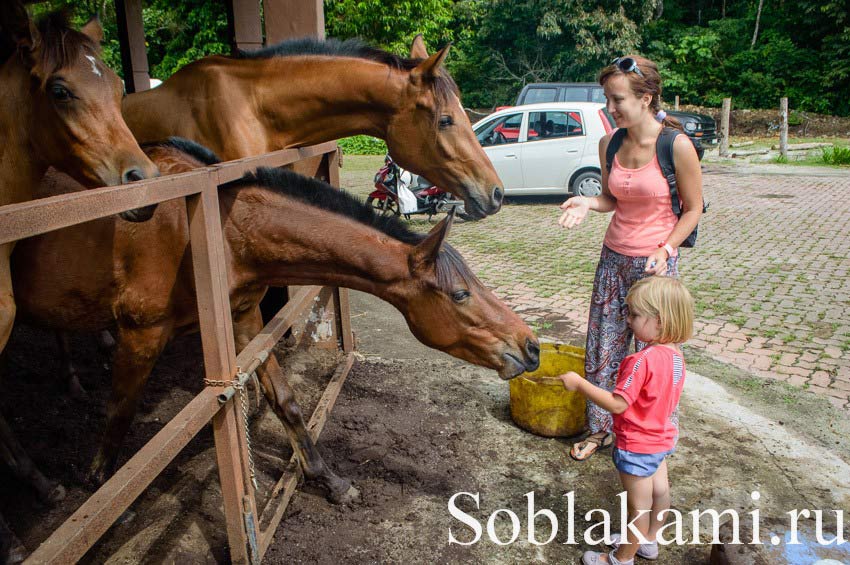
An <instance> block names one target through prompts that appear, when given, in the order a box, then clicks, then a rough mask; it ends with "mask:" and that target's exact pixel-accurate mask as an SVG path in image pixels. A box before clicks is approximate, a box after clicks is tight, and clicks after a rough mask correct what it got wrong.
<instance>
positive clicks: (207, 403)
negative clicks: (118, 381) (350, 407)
mask: <svg viewBox="0 0 850 565" xmlns="http://www.w3.org/2000/svg"><path fill="white" fill-rule="evenodd" d="M317 160H320V162H318V163H317ZM307 162H312V163H314V164H317V169H316V170H317V172H318V176H320V177H322V178H324V179H325V180H327V181H328V182H330V184H332V185H334V186H338V185H339V157H338V153H337V146H336V142H329V143H324V144H321V145H314V146H311V147H305V148H300V149H286V150H282V151H276V152H273V153H268V154H266V155H262V156H259V157H251V158H246V159H240V160H237V161H230V162H228V163H222V164H219V165H214V166H211V167H206V168H203V169H198V170H196V171H192V172H190V173H184V174H179V175H173V176H168V177H164V178H160V179H154V180H148V181H144V182H140V183H135V184H133V185H129V186H116V187H106V188H99V189H94V190H88V191H83V192H76V193H72V194H62V195H59V196H53V197H49V198H43V199H39V200H33V201H29V202H24V203H20V204H13V205H9V206H2V207H0V243H5V242H9V241H16V240H19V239H24V238H27V237H32V236H35V235H39V234H42V233H45V232H48V231H52V230H56V229H61V228H64V227H68V226H71V225H75V224H80V223H83V222H87V221H91V220H94V219H97V218H103V217H106V216H110V215H112V214H117V213H120V212H123V211H125V210H130V209H133V208H139V207H142V206H147V205H150V204H156V203H159V202H163V201H166V200H171V199H175V198H185V199H186V210H187V214H188V219H189V231H190V237H191V249H192V261H193V267H194V276H195V285H196V289H197V299H198V314H199V322H200V330H201V342H202V346H203V355H204V366H205V376H206V379H207V380H209V381H220V382H227V383H233V382H234V379H237V375H238V374H240V373H241V374H243V375H244V374H250V373H251V372H253V371H254V370H255V369H256V367H258V366H259V365H260V364H262V362H263V361H264V360H265V359H266V358H267V356H268V354H269V351H270V350H271V349H272V348H273V347H274V345H275V344H276V343H277V342H278V340H279V339H280V338H281V336H283V334H284V333H285V332H286V331H287V330H288V329H289V328H290V327H292V325H293V324H294V323H296V322H297V321H299V320H301V319H303V318H304V316H305V315H306V313H308V312H309V310H310V309H311V307H312V306H313V304H314V303H315V299H316V298H317V297H320V296H322V297H324V298H325V299H327V300H329V301H332V304H329V307H330V308H331V309H333V310H334V311H335V316H336V328H335V340H336V342H337V343H338V345H339V347H341V349H342V350H343V352H344V353H345V357H344V359H343V361H342V362H341V364H340V365H339V366H338V368H337V370H336V372H335V373H334V375H333V377H332V378H331V381H330V383H329V384H328V386H327V388H326V389H325V392H324V394H323V395H322V397H321V399H320V400H319V403H318V405H317V407H316V409H315V411H314V412H313V415H312V417H311V418H310V421H309V423H308V426H307V429H308V431H309V433H310V434H311V436H312V438H313V440H314V441H315V440H317V439H318V435H319V434H320V433H321V430H322V427H323V426H324V423H325V421H326V419H327V415H328V413H329V411H330V410H331V408H332V406H333V404H334V402H335V400H336V397H337V395H338V394H339V391H340V388H341V387H342V383H343V381H344V380H345V378H346V376H347V375H348V372H349V370H350V369H351V366H352V363H353V356H352V351H353V349H354V344H353V336H352V333H351V326H350V319H349V305H348V293H347V290H346V289H336V288H334V289H325V290H323V289H322V288H319V287H298V288H297V290H295V291H294V292H293V294H292V296H291V297H290V300H289V302H288V303H287V304H286V306H285V307H284V308H282V309H281V310H280V311H279V312H278V313H277V315H275V317H274V318H273V319H272V320H271V321H270V322H269V323H268V324H267V325H266V327H265V328H263V330H262V331H261V332H260V334H259V335H257V336H256V338H254V340H252V341H251V343H250V344H249V345H248V346H247V347H246V348H245V349H244V350H243V351H242V352H241V353H240V354H239V356H238V357H237V356H236V352H235V345H234V340H233V326H232V323H231V317H230V302H229V298H228V294H229V293H228V282H227V270H226V266H225V264H224V248H223V240H222V231H221V219H220V216H219V205H218V187H219V186H220V185H221V184H224V183H226V182H229V181H232V180H235V179H237V178H239V177H241V176H242V175H244V174H245V173H246V172H247V171H250V170H253V169H256V168H257V167H259V166H268V167H281V166H285V165H293V164H298V163H307ZM232 393H233V389H232V385H230V386H208V387H205V388H204V389H203V390H202V391H201V393H200V394H198V395H197V396H196V397H195V398H194V399H193V400H191V401H190V402H189V403H188V404H187V405H186V406H185V407H184V408H183V409H182V410H181V411H180V412H179V413H178V414H177V415H176V416H175V417H174V418H173V419H172V420H171V421H169V422H168V423H167V424H166V425H165V426H164V427H163V428H162V429H161V430H160V431H159V432H158V433H157V434H156V435H155V436H154V437H153V438H152V439H151V440H150V441H149V442H148V443H147V444H146V445H145V446H144V447H142V448H141V449H140V450H139V451H138V452H136V454H135V455H134V456H133V457H132V458H131V459H130V460H129V461H128V462H127V463H126V464H124V466H123V467H121V468H120V469H119V470H118V471H117V472H116V473H115V475H114V476H113V477H112V478H111V479H109V481H107V482H106V483H105V484H104V485H103V486H102V487H101V488H100V489H99V490H98V491H97V492H95V493H94V494H93V495H92V496H91V497H90V498H89V499H88V500H87V501H86V502H84V503H83V504H82V505H81V506H80V507H79V508H78V509H77V511H76V512H74V513H73V514H72V515H71V516H70V517H69V518H68V519H67V520H66V521H65V522H64V523H63V524H62V525H61V526H60V527H59V528H58V529H57V530H56V531H54V532H53V534H52V535H51V536H50V537H48V538H47V539H46V540H45V541H44V542H43V543H42V544H41V545H40V546H39V547H38V548H37V549H36V551H35V552H34V553H33V554H32V555H30V557H29V558H28V559H27V561H26V563H74V562H76V561H77V560H78V559H79V558H80V557H82V556H83V555H84V554H85V553H86V551H88V549H89V548H91V547H92V546H93V545H94V544H95V543H96V542H97V540H98V539H99V538H100V537H101V536H102V535H103V534H104V533H105V532H106V531H107V530H108V529H109V527H110V526H111V525H112V524H113V523H114V522H115V521H116V520H117V519H118V518H119V517H120V516H121V514H122V513H123V512H124V511H125V510H126V509H127V508H128V507H129V506H130V505H131V504H132V503H133V501H135V500H136V498H137V497H138V496H139V495H140V494H141V493H142V492H143V491H144V490H145V489H146V488H147V487H148V486H149V485H150V484H151V483H152V482H153V480H154V479H156V477H157V476H158V475H159V473H160V472H161V471H162V470H163V469H164V468H165V467H166V465H168V463H170V462H171V461H172V460H173V459H174V458H175V457H176V456H177V454H178V453H179V452H180V451H181V450H182V449H183V448H184V447H185V446H186V445H187V444H188V443H189V441H191V440H192V438H194V437H195V435H196V434H197V433H198V432H199V431H200V430H201V429H202V428H203V427H204V426H205V425H206V424H207V423H209V422H210V421H212V424H213V430H214V437H215V447H216V456H217V461H218V469H219V478H220V481H221V491H222V497H223V499H224V515H225V521H226V525H227V537H228V541H229V545H230V556H231V559H232V561H233V562H234V563H259V562H260V560H261V559H262V556H263V555H264V554H265V552H266V550H267V549H268V547H269V545H270V544H271V541H272V538H273V536H274V532H275V529H276V528H277V525H278V524H279V523H280V520H281V518H282V517H283V513H284V511H285V509H286V505H287V504H288V502H289V500H290V498H291V497H292V494H293V493H294V491H295V488H296V486H297V484H298V480H299V478H300V476H301V469H300V466H299V465H298V463H297V461H296V459H295V457H294V456H293V457H292V459H291V460H290V462H289V465H288V467H287V468H286V470H285V471H284V474H283V476H282V477H281V479H280V480H279V482H278V483H277V485H276V486H275V487H274V489H273V490H272V493H271V497H270V498H269V501H268V503H267V504H266V507H265V508H264V509H263V510H262V512H261V513H258V511H257V501H256V498H255V493H254V489H253V487H252V485H251V479H250V476H249V462H248V449H247V445H246V435H245V431H246V430H245V425H246V422H245V419H244V418H243V417H242V413H241V409H240V407H239V405H238V398H237V397H238V395H235V396H234V395H233V394H232Z"/></svg>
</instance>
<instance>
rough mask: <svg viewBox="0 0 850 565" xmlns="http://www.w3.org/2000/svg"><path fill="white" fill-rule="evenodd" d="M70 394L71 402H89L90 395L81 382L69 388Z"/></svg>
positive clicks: (72, 384)
mask: <svg viewBox="0 0 850 565" xmlns="http://www.w3.org/2000/svg"><path fill="white" fill-rule="evenodd" d="M68 394H69V395H70V396H71V400H73V401H75V402H88V400H89V393H88V392H86V389H84V388H83V385H81V384H80V383H79V381H77V382H76V383H71V385H70V386H69V387H68Z"/></svg>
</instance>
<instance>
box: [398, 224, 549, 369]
mask: <svg viewBox="0 0 850 565" xmlns="http://www.w3.org/2000/svg"><path fill="white" fill-rule="evenodd" d="M452 218H453V214H450V215H449V216H448V217H447V218H446V219H445V220H443V221H442V222H440V223H439V224H438V225H437V226H436V227H434V229H432V230H431V232H430V233H429V234H428V236H427V237H426V238H425V239H424V240H423V241H422V242H421V243H419V244H418V245H415V246H413V247H412V249H411V251H410V255H409V259H408V262H409V265H410V271H411V274H412V278H413V279H414V282H415V284H410V281H408V284H409V286H410V287H411V288H417V289H419V290H417V291H416V292H413V293H408V300H407V301H406V305H405V308H403V309H402V313H403V314H404V316H405V318H406V320H407V324H408V326H409V327H410V330H411V332H413V334H414V335H415V336H416V338H417V339H419V341H421V342H422V343H424V344H425V345H428V346H429V347H433V348H434V349H439V350H440V351H444V352H446V353H448V354H449V355H452V356H454V357H458V358H460V359H463V360H465V361H469V362H470V363H474V364H476V365H481V366H484V367H489V368H491V369H496V370H497V371H498V372H499V376H500V377H501V378H503V379H510V378H513V377H516V376H517V375H519V374H520V373H522V372H524V371H533V370H535V369H537V367H538V365H539V362H540V345H539V343H538V341H537V338H536V337H535V336H534V334H533V333H532V332H531V330H530V329H529V327H528V326H527V325H526V324H525V322H523V321H522V320H521V319H520V317H519V316H517V315H516V314H515V313H514V312H513V310H511V309H510V308H508V306H507V305H505V303H504V302H502V301H501V300H499V299H498V298H497V297H496V296H495V295H494V294H493V293H492V292H491V291H490V290H489V289H487V288H486V287H485V286H484V285H483V284H481V282H480V281H479V280H478V278H477V277H475V275H474V274H473V273H472V272H471V271H470V270H469V268H468V267H467V266H466V263H465V262H464V261H463V259H462V258H461V256H460V254H458V252H457V251H455V250H454V249H453V248H452V247H450V246H449V245H448V244H445V243H444V240H445V238H446V235H447V234H448V232H449V229H450V228H451V224H452Z"/></svg>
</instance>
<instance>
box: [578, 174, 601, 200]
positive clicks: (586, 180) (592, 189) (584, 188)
mask: <svg viewBox="0 0 850 565" xmlns="http://www.w3.org/2000/svg"><path fill="white" fill-rule="evenodd" d="M572 192H573V194H574V195H575V196H599V195H600V194H602V175H600V174H599V173H597V172H594V171H588V172H586V173H582V174H580V175H579V176H577V177H576V178H575V180H574V181H573V186H572Z"/></svg>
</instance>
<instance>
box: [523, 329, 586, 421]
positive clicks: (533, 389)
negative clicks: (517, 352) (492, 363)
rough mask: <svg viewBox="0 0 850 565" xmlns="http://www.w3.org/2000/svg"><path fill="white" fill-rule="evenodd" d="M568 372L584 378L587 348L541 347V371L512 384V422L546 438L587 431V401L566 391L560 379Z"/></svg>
mask: <svg viewBox="0 0 850 565" xmlns="http://www.w3.org/2000/svg"><path fill="white" fill-rule="evenodd" d="M567 371H575V372H576V373H578V374H579V375H581V376H584V348H583V347H575V346H572V345H563V344H559V343H541V344H540V367H539V368H538V369H537V370H536V371H534V372H532V373H523V374H522V375H520V376H518V377H516V378H515V379H512V380H511V381H510V386H511V418H513V420H514V422H516V424H517V425H518V426H519V427H521V428H523V429H525V430H528V431H529V432H532V433H535V434H538V435H541V436H546V437H559V436H572V435H576V434H578V433H581V432H582V431H583V430H584V425H585V400H584V397H583V396H582V395H580V394H579V393H577V392H573V391H568V390H566V389H565V388H564V385H563V384H562V383H561V380H560V379H558V378H557V377H558V375H561V374H563V373H566V372H567Z"/></svg>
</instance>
